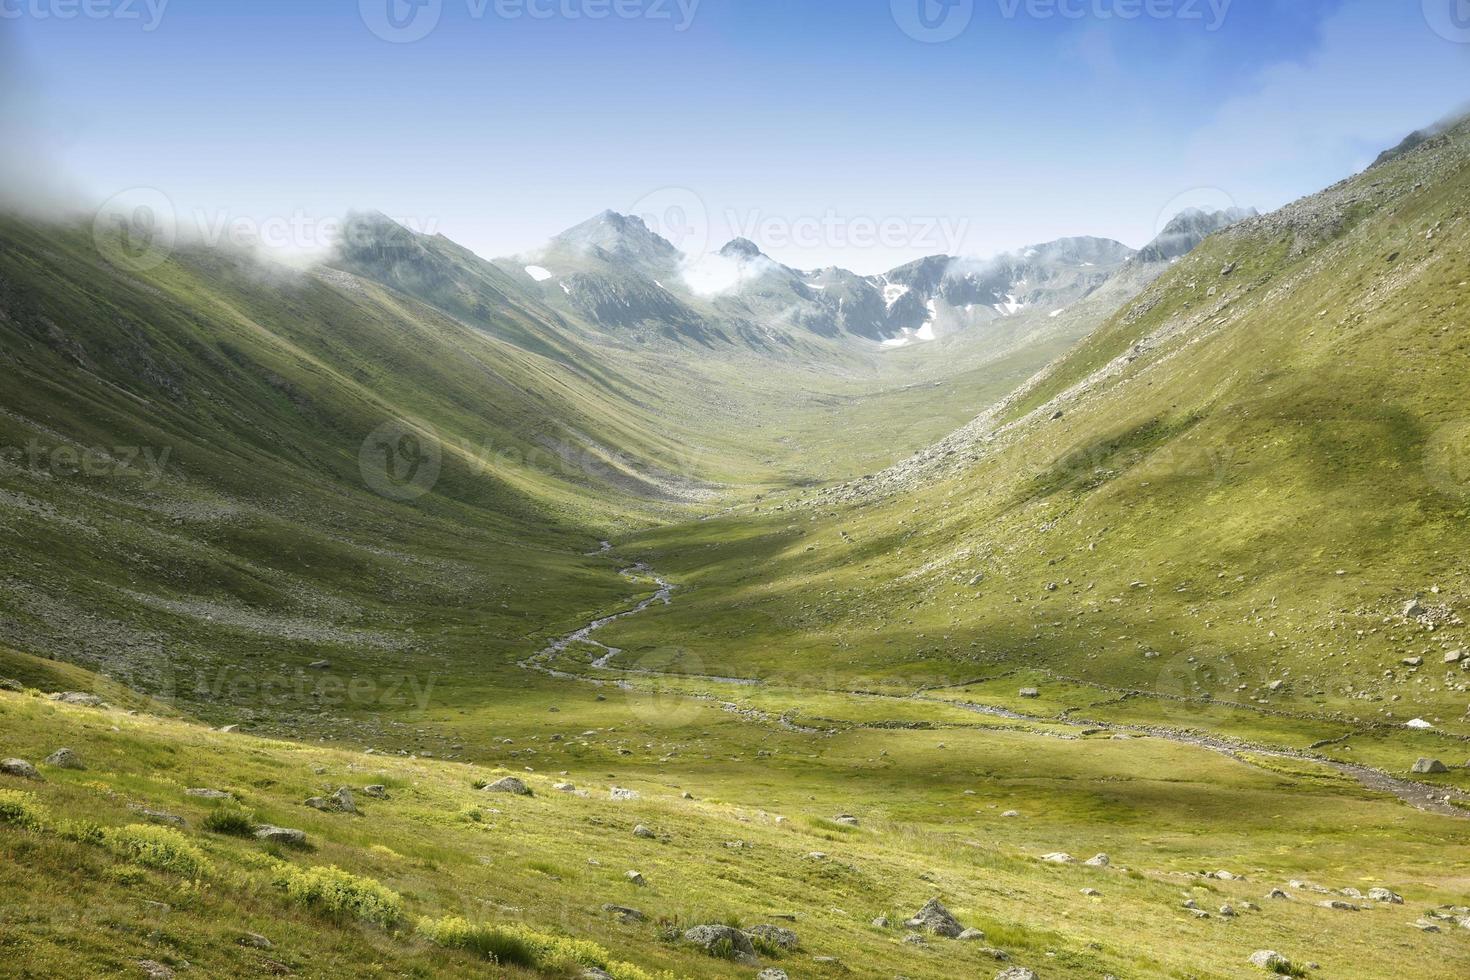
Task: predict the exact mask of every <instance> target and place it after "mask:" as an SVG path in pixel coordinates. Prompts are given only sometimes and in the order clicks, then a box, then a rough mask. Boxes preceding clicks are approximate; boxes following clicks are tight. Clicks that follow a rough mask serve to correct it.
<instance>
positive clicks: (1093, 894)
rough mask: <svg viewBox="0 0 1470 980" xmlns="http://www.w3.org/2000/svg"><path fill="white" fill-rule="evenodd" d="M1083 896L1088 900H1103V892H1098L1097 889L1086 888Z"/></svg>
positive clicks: (1083, 890)
mask: <svg viewBox="0 0 1470 980" xmlns="http://www.w3.org/2000/svg"><path fill="white" fill-rule="evenodd" d="M1082 894H1083V895H1084V896H1086V897H1087V898H1101V897H1102V892H1100V891H1098V890H1097V889H1096V888H1084V889H1082Z"/></svg>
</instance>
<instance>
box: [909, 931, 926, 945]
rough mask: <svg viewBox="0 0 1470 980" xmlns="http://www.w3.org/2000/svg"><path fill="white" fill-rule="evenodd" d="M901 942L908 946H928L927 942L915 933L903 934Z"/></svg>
mask: <svg viewBox="0 0 1470 980" xmlns="http://www.w3.org/2000/svg"><path fill="white" fill-rule="evenodd" d="M903 941H904V942H905V943H907V944H908V945H910V946H927V945H928V944H929V940H927V939H925V938H924V937H923V936H921V935H919V934H918V933H917V932H910V933H907V934H905V935H904V937H903Z"/></svg>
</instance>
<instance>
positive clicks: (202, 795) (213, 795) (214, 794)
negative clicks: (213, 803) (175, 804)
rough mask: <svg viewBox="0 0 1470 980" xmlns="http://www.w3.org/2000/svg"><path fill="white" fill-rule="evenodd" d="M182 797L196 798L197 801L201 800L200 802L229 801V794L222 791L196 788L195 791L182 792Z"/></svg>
mask: <svg viewBox="0 0 1470 980" xmlns="http://www.w3.org/2000/svg"><path fill="white" fill-rule="evenodd" d="M184 795H185V796H193V797H197V798H198V799H201V800H228V799H230V794H229V793H226V792H225V791H224V790H222V789H198V788H196V789H186V790H184Z"/></svg>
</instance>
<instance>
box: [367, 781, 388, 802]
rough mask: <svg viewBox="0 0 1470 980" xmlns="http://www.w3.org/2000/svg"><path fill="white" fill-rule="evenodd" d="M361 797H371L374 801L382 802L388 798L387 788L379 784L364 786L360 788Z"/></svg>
mask: <svg viewBox="0 0 1470 980" xmlns="http://www.w3.org/2000/svg"><path fill="white" fill-rule="evenodd" d="M362 795H363V796H371V797H372V798H373V799H375V800H384V799H387V798H388V787H386V786H384V785H382V784H381V783H374V784H373V785H371V786H364V787H363V788H362Z"/></svg>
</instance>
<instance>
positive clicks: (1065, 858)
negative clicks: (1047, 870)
mask: <svg viewBox="0 0 1470 980" xmlns="http://www.w3.org/2000/svg"><path fill="white" fill-rule="evenodd" d="M1041 860H1043V861H1045V862H1046V863H1047V864H1076V863H1077V859H1076V858H1074V857H1073V856H1072V855H1070V854H1064V853H1061V852H1058V853H1056V854H1043V855H1042V856H1041Z"/></svg>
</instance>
